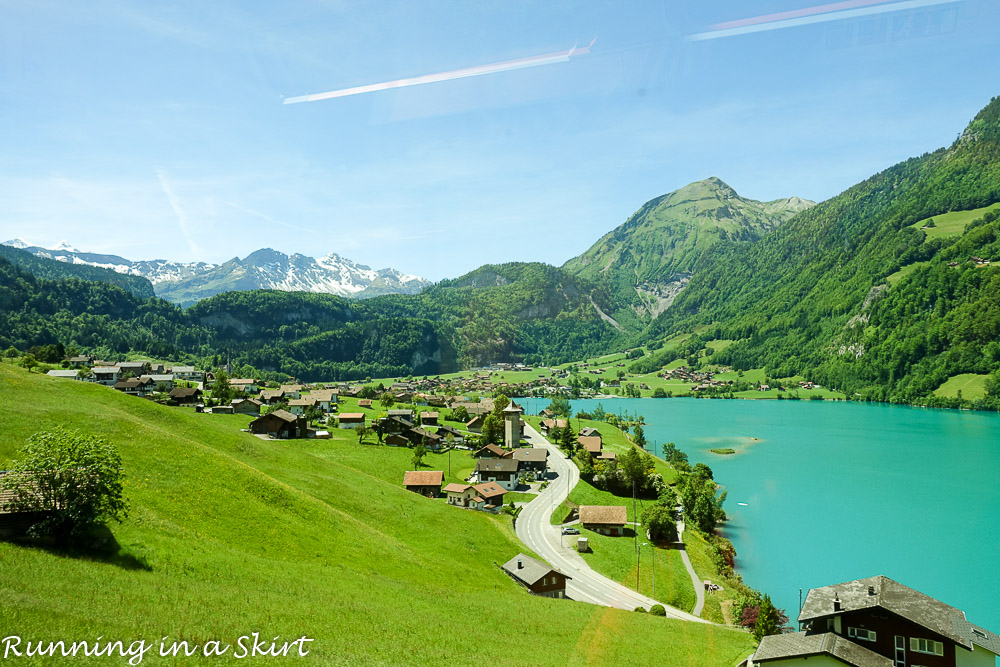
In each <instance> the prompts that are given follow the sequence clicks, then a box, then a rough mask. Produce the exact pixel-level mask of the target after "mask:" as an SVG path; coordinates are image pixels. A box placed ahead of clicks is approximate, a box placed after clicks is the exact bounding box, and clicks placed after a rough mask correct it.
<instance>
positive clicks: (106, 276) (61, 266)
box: [0, 245, 153, 298]
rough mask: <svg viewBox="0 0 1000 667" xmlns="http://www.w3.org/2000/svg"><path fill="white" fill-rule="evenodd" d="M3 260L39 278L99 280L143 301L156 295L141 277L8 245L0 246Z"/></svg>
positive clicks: (147, 282) (151, 285)
mask: <svg viewBox="0 0 1000 667" xmlns="http://www.w3.org/2000/svg"><path fill="white" fill-rule="evenodd" d="M0 259H5V260H7V261H8V262H10V263H11V264H14V265H16V266H19V267H20V268H22V269H23V270H25V271H27V272H28V273H30V274H31V275H33V276H36V277H38V278H47V279H49V280H60V279H63V278H75V279H77V280H89V281H98V282H103V283H108V284H109V285H115V286H117V287H121V288H122V289H123V290H127V291H129V292H131V293H132V294H134V295H136V296H138V297H141V298H149V297H151V296H153V284H152V283H150V282H149V281H148V280H146V279H145V278H143V277H142V276H130V275H127V274H124V273H118V272H117V271H113V270H111V269H102V268H100V267H97V266H87V265H86V264H68V263H66V262H60V261H57V260H54V259H48V258H46V257H35V256H34V255H32V254H31V253H30V252H27V251H25V250H20V249H18V248H13V247H11V246H8V245H0Z"/></svg>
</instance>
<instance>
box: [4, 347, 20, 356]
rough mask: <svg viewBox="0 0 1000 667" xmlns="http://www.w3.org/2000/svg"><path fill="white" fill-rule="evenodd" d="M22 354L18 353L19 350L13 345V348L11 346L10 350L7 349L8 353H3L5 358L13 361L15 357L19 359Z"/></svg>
mask: <svg viewBox="0 0 1000 667" xmlns="http://www.w3.org/2000/svg"><path fill="white" fill-rule="evenodd" d="M20 354H21V353H20V352H18V351H17V348H16V347H14V346H13V345H11V346H10V347H8V348H7V350H6V351H5V352H4V353H3V356H5V357H7V358H8V359H13V358H14V357H17V356H19V355H20Z"/></svg>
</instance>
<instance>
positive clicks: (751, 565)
mask: <svg viewBox="0 0 1000 667" xmlns="http://www.w3.org/2000/svg"><path fill="white" fill-rule="evenodd" d="M519 402H520V403H522V404H523V405H524V407H525V409H526V410H527V411H528V413H529V414H536V413H537V411H538V410H540V409H542V408H544V407H545V406H546V405H547V404H548V401H546V400H536V399H519ZM597 403H602V404H603V406H604V409H605V410H607V411H608V412H614V413H621V412H623V411H624V412H628V413H629V414H641V415H643V416H644V418H645V420H646V424H647V426H646V427H645V433H646V439H647V440H648V441H649V443H650V444H649V447H652V446H653V443H654V442H655V444H656V453H657V454H659V448H660V445H662V444H663V443H665V442H671V441H672V442H674V443H676V445H677V446H678V447H679V448H680V449H682V450H683V451H685V452H686V453H687V454H688V457H689V458H690V460H691V463H692V464H693V463H697V462H704V463H707V464H708V465H709V466H711V468H712V470H713V471H714V472H715V479H716V481H717V482H718V483H720V484H722V485H723V486H724V487H725V488H726V489H727V490H728V492H729V495H728V499H727V500H726V503H725V509H726V512H727V514H728V515H729V521H728V522H727V524H726V526H725V529H724V534H725V535H726V536H727V537H728V538H729V539H731V540H732V542H733V544H734V545H735V546H736V550H737V553H738V560H737V568H738V571H739V572H741V573H742V575H743V579H744V581H746V582H747V583H748V584H749V585H751V586H753V587H755V588H759V589H761V590H763V591H765V592H767V593H770V594H771V597H772V598H773V599H774V601H775V603H776V604H777V605H778V606H780V607H784V608H785V609H786V610H787V611H788V615H789V617H790V618H791V619H792V620H793V621H794V619H795V617H796V615H797V613H798V599H799V589H800V588H801V589H802V591H803V596H804V595H805V593H806V592H807V591H808V590H809V589H810V588H812V587H816V586H824V585H829V584H835V583H839V582H842V581H849V580H851V579H857V578H861V577H868V576H872V575H876V574H884V575H886V576H888V577H890V578H892V579H895V580H897V581H899V582H900V583H903V584H905V585H907V586H910V587H911V588H915V589H917V590H919V591H922V592H924V593H926V594H928V595H930V596H932V597H935V598H937V599H939V600H941V601H942V602H945V603H947V604H950V605H952V606H954V607H958V608H959V609H962V610H964V611H965V612H966V616H967V617H968V618H969V620H970V621H972V622H974V623H978V624H980V625H983V626H985V627H986V628H988V629H990V630H992V631H993V632H1000V604H998V594H1000V520H998V517H1000V484H998V483H997V474H998V473H1000V416H998V415H996V414H983V413H975V412H958V411H950V410H927V409H920V408H910V407H901V406H890V405H872V404H859V403H844V402H827V401H822V402H821V401H747V400H705V399H685V398H677V399H660V400H657V399H624V398H623V399H602V400H600V401H598V400H579V401H572V407H573V410H574V412H575V411H577V410H590V409H593V407H594V406H595V405H596V404H597ZM751 438H757V440H751ZM723 447H732V448H734V449H736V450H737V452H738V453H737V454H734V455H728V456H727V455H717V454H713V453H711V452H710V451H709V450H710V449H713V448H723ZM738 503H746V505H745V506H743V505H740V504H738Z"/></svg>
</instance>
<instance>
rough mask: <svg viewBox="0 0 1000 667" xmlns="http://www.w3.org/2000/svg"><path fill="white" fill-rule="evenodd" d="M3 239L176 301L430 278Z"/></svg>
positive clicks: (298, 259) (412, 288)
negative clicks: (143, 256)
mask: <svg viewBox="0 0 1000 667" xmlns="http://www.w3.org/2000/svg"><path fill="white" fill-rule="evenodd" d="M4 245H6V246H10V247H13V248H18V249H20V250H25V251H27V252H30V253H31V254H32V255H35V256H36V257H42V258H46V259H54V260H57V261H60V262H66V263H69V264H74V265H81V266H93V267H98V268H104V269H111V270H112V271H115V272H117V273H121V274H126V275H133V276H141V277H143V278H146V279H147V280H149V282H150V283H152V285H153V289H154V291H155V293H156V295H157V296H159V297H162V298H164V299H167V300H168V301H173V302H174V303H177V304H180V305H181V306H189V305H191V304H194V303H196V302H198V301H200V300H201V299H205V298H207V297H211V296H215V295H216V294H221V293H223V292H231V291H234V290H253V289H275V290H281V291H285V292H318V293H325V294H336V295H338V296H344V297H351V298H362V299H364V298H368V297H373V296H378V295H380V294H415V293H416V292H419V291H420V290H421V289H423V288H424V287H426V286H427V285H429V284H430V281H428V280H425V279H423V278H420V277H418V276H411V275H406V274H403V273H401V272H399V271H397V270H395V269H379V270H374V269H371V268H369V267H367V266H364V265H362V264H357V263H356V262H352V261H351V260H349V259H347V258H346V257H341V256H340V255H337V254H335V253H330V254H329V255H326V256H325V257H321V258H319V259H314V258H312V257H306V256H305V255H300V254H293V255H286V254H284V253H282V252H278V251H276V250H272V249H270V248H263V249H261V250H258V251H256V252H254V253H251V254H249V255H247V256H246V257H245V258H243V259H240V258H238V257H234V258H233V259H231V260H229V261H228V262H224V263H222V264H208V263H205V262H173V261H169V260H163V259H155V260H151V261H132V260H128V259H125V258H124V257H119V256H118V255H106V254H101V253H93V252H83V251H81V250H78V249H76V248H74V247H73V246H71V245H70V244H69V243H67V242H66V241H63V242H61V243H59V244H58V245H57V246H56V247H55V248H42V247H40V246H35V245H31V244H29V243H27V242H26V241H24V240H22V239H14V240H11V241H7V242H5V243H4Z"/></svg>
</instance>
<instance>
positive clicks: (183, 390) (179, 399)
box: [167, 387, 201, 405]
mask: <svg viewBox="0 0 1000 667" xmlns="http://www.w3.org/2000/svg"><path fill="white" fill-rule="evenodd" d="M167 396H169V397H170V400H171V401H174V402H175V403H177V405H194V404H195V403H197V402H198V401H200V400H201V389H198V387H174V388H173V389H171V390H170V393H169V394H167Z"/></svg>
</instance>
